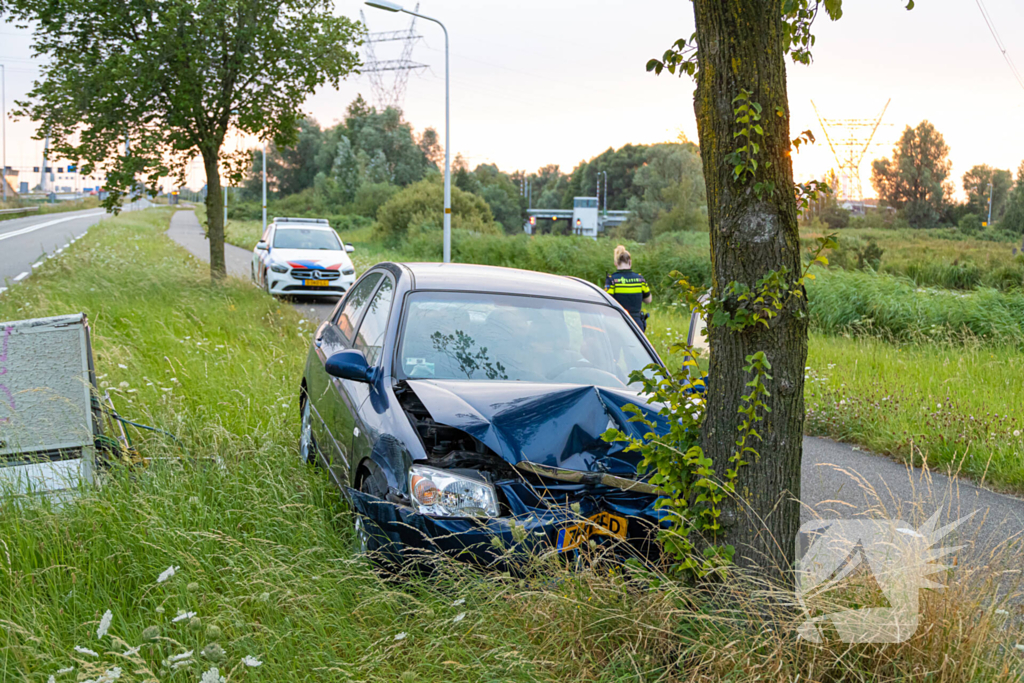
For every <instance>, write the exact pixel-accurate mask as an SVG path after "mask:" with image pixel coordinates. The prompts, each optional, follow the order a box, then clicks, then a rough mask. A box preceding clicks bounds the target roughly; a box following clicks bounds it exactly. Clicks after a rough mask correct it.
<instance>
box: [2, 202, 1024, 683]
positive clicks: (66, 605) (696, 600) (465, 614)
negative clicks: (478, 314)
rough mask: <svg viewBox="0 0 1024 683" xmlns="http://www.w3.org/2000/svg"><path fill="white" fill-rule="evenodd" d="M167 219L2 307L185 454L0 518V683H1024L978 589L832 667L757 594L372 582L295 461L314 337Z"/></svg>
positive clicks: (842, 650)
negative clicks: (81, 359)
mask: <svg viewBox="0 0 1024 683" xmlns="http://www.w3.org/2000/svg"><path fill="white" fill-rule="evenodd" d="M168 214H169V212H167V211H164V210H157V211H149V212H145V213H132V214H128V215H125V216H122V217H120V218H118V219H114V220H109V221H106V222H104V223H103V224H101V225H100V226H99V227H98V228H97V229H94V230H92V231H91V232H90V233H89V235H88V236H87V237H86V238H84V239H82V240H80V241H78V242H77V243H76V244H75V245H73V247H72V248H71V249H69V250H67V251H65V253H64V254H62V255H61V256H60V257H58V258H56V259H52V260H50V261H48V262H47V263H46V265H45V266H44V267H43V268H42V269H41V270H40V272H39V273H37V274H36V275H34V276H33V278H32V279H31V280H29V281H28V282H27V283H24V284H21V285H19V286H18V287H16V288H13V289H12V290H11V291H10V292H9V293H8V294H7V296H6V297H4V299H3V300H0V318H2V319H13V318H22V317H30V316H42V315H51V314H57V313H69V312H73V311H85V312H87V313H88V314H89V316H90V320H91V322H92V327H93V334H94V337H93V338H94V343H95V352H96V361H97V370H98V373H99V375H100V377H102V380H101V381H102V382H103V384H104V386H105V388H109V389H111V390H112V392H111V393H112V394H113V395H114V396H115V397H116V398H115V400H116V401H117V404H118V406H119V407H120V408H121V410H122V412H124V413H125V414H126V415H127V416H129V417H132V418H136V419H139V420H141V421H143V422H148V423H149V424H153V425H155V426H158V427H161V428H164V429H167V430H169V431H171V432H173V433H174V434H176V435H177V436H178V438H179V439H180V440H181V444H182V446H181V447H180V448H179V447H177V446H175V445H173V444H172V443H169V442H168V441H167V440H166V438H165V437H162V436H160V435H148V436H146V435H140V437H139V444H140V448H141V450H142V452H143V454H144V455H146V456H149V457H153V458H154V460H153V461H152V463H151V464H150V466H149V467H147V468H145V469H137V470H135V471H123V470H118V469H115V470H112V471H111V472H110V475H109V476H108V477H107V478H106V480H105V483H104V485H103V486H102V487H101V488H97V489H92V490H89V491H85V492H83V494H82V495H81V497H80V498H79V499H78V500H77V501H76V502H74V503H72V504H67V505H65V506H63V507H61V508H53V507H52V506H51V505H50V504H48V503H47V502H46V501H39V500H9V499H7V500H0V540H2V545H0V549H2V556H0V604H2V605H3V607H4V608H3V613H2V615H0V680H27V681H44V680H46V679H47V677H49V676H51V675H53V676H55V679H56V680H57V681H58V683H60V682H61V681H72V680H83V679H85V678H91V679H96V678H98V677H99V676H101V675H104V674H106V675H107V680H113V678H111V676H113V673H112V672H113V670H114V669H113V667H115V666H116V667H118V668H119V672H120V674H121V677H120V680H121V681H132V682H134V681H142V680H162V681H175V680H179V681H195V680H198V678H199V677H200V674H201V673H202V672H204V671H208V670H209V668H210V667H211V666H213V665H216V666H218V667H219V670H220V673H221V674H226V675H227V676H228V679H229V680H231V681H243V680H244V681H321V680H340V681H348V680H352V681H381V682H384V681H387V682H388V683H391V682H393V681H396V680H397V681H403V682H405V681H408V682H412V681H447V680H451V679H452V678H453V677H454V678H458V679H459V680H465V681H497V680H500V681H652V682H653V681H666V682H673V681H683V680H720V679H725V678H728V679H729V680H734V681H753V680H761V681H765V680H768V681H780V682H781V681H790V680H794V679H797V678H810V677H813V678H816V679H819V680H863V681H867V680H903V679H905V678H906V677H908V676H916V675H918V674H917V672H920V671H933V672H937V673H936V676H937V678H936V680H944V681H967V680H971V681H1011V680H1016V679H1017V678H1018V677H1019V675H1020V672H1019V668H1020V666H1021V662H1020V659H1019V653H1018V652H1017V651H1016V649H1015V646H1016V643H1018V642H1020V640H1021V637H1020V633H1019V631H1011V630H1008V629H1009V626H1008V624H1009V623H1010V622H1009V621H1008V617H1007V615H1005V614H1003V612H1002V611H1000V610H1001V608H1002V607H1003V606H1008V607H1009V605H1005V603H1004V602H1002V601H1000V599H997V598H995V597H994V594H993V592H992V585H991V583H989V581H990V579H988V578H985V577H979V576H959V575H958V577H957V580H956V581H955V582H954V581H952V580H950V581H949V582H948V583H949V588H948V589H947V590H946V591H945V592H944V593H941V594H940V593H932V592H925V593H924V596H923V599H924V602H923V605H924V607H923V614H924V617H923V619H924V621H923V627H922V628H921V629H920V630H919V632H918V635H916V636H914V637H913V638H912V639H911V640H909V641H908V642H907V643H905V644H902V645H886V646H872V645H866V646H854V647H850V646H846V645H842V644H840V643H836V644H835V645H834V647H833V646H827V647H824V648H822V647H819V646H814V645H810V644H808V643H801V642H798V641H795V640H794V637H793V629H794V627H795V626H796V624H797V623H798V621H794V616H793V615H792V614H791V613H788V612H779V611H778V610H777V609H776V608H773V607H771V606H770V604H769V603H767V602H764V601H763V598H760V597H751V595H755V596H756V593H751V592H750V589H749V587H746V586H741V587H737V589H736V590H735V591H733V592H728V591H726V594H724V595H723V594H722V592H723V591H724V589H723V591H720V592H719V595H717V596H709V595H705V594H703V593H699V592H696V591H694V590H693V589H687V588H685V587H683V586H678V585H675V584H673V583H672V582H670V581H663V583H662V584H661V585H660V587H659V588H657V589H651V587H650V585H649V584H648V582H647V581H628V580H627V578H628V577H629V574H628V572H627V573H626V574H623V571H626V570H618V571H614V572H609V571H607V569H601V570H599V571H598V570H596V569H594V570H590V569H586V568H584V569H583V570H582V571H578V572H567V571H565V570H564V569H563V568H561V565H560V563H558V562H552V561H539V563H538V564H537V565H536V567H535V568H536V570H537V571H538V572H539V574H538V575H537V576H536V578H534V579H529V580H521V579H515V578H512V577H509V576H508V575H503V574H499V573H494V572H490V573H482V574H481V573H476V572H473V571H471V570H469V569H468V568H466V567H463V566H461V565H458V564H455V563H450V562H449V563H443V564H442V565H441V567H440V569H439V571H438V573H437V574H435V575H434V576H432V577H431V578H430V579H423V578H415V577H406V578H405V579H404V580H403V581H400V582H398V581H393V580H384V579H382V578H380V577H378V576H377V575H376V574H375V573H374V572H372V571H371V570H370V569H369V567H368V566H367V564H366V563H365V562H364V561H362V560H360V559H358V558H355V557H353V555H352V539H351V533H350V523H349V520H348V518H347V516H346V513H345V511H344V510H343V508H342V507H341V506H340V505H339V503H338V497H337V494H336V493H335V492H334V491H333V490H332V489H330V488H329V487H328V485H327V483H326V479H325V477H324V476H322V473H320V472H318V471H316V470H313V469H311V468H308V467H303V466H300V465H299V463H298V458H297V456H296V453H295V450H294V440H295V434H296V431H297V427H298V425H297V422H298V420H297V406H296V404H295V385H296V382H297V380H298V377H299V374H300V372H301V362H302V358H303V355H304V352H305V349H306V345H307V342H308V339H307V334H306V333H305V332H303V327H304V323H303V322H302V320H301V319H300V318H299V316H298V315H297V314H296V313H295V312H294V311H293V310H292V309H291V308H290V307H288V306H286V305H283V304H280V303H278V302H275V301H273V300H272V299H270V298H269V297H266V296H264V295H263V294H261V293H260V292H258V291H257V290H255V289H254V288H252V287H250V286H248V285H247V284H245V283H242V282H238V281H230V282H228V283H227V284H225V285H221V286H213V285H211V284H210V282H209V280H208V277H207V272H206V268H205V267H204V266H203V265H202V264H200V263H198V262H196V261H195V260H193V259H192V258H191V257H189V256H187V255H186V254H185V252H184V251H182V250H181V249H179V248H177V247H176V246H174V245H173V244H172V243H170V242H169V241H168V240H167V239H166V238H164V237H162V236H161V235H160V234H159V232H160V231H161V230H163V229H164V227H165V226H166V220H167V217H168ZM126 254H127V255H128V256H130V258H125V256H126ZM128 281H130V282H131V283H132V286H130V287H126V286H124V283H125V282H128ZM172 566H173V567H175V572H174V575H173V576H171V577H170V578H169V579H167V580H166V581H164V582H158V580H157V577H158V576H160V575H161V573H164V572H165V570H167V568H168V567H172ZM1003 599H1004V600H1005V599H1006V596H1004V598H1003ZM1011 609H1012V607H1011ZM107 610H110V613H111V617H112V619H111V621H110V624H109V632H108V633H107V634H105V635H103V636H102V637H97V629H98V628H99V627H100V626H101V624H102V623H103V615H104V613H105V612H106V611H107ZM193 612H194V615H190V614H189V613H193ZM182 613H184V614H185V616H184V617H183V618H181V619H178V620H176V618H177V616H178V615H180V614H182ZM766 622H770V623H771V624H772V628H770V629H769V628H765V624H766ZM964 624H970V626H969V627H967V628H965V627H964ZM214 644H216V647H214ZM76 647H77V648H81V649H78V650H76V649H75V648H76ZM135 648H139V649H137V650H136V649H135ZM91 652H95V653H96V654H95V655H94V654H91ZM185 652H191V653H192V654H191V656H189V657H182V658H181V659H178V660H177V661H171V660H170V659H169V658H171V657H176V656H182V655H184V653H185ZM247 656H251V657H255V658H256V659H257V660H258V661H259V662H260V665H259V666H258V667H249V666H246V665H244V664H243V663H242V658H243V657H247ZM182 662H183V664H179V663H182ZM251 663H255V661H252V662H251ZM176 665H178V666H176ZM69 666H74V667H75V669H74V671H73V672H63V673H62V672H61V670H62V669H66V668H67V667H69Z"/></svg>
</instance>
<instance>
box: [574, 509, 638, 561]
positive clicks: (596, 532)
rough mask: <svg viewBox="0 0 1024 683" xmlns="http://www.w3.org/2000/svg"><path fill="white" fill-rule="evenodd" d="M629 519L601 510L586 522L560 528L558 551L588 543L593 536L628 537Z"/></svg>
mask: <svg viewBox="0 0 1024 683" xmlns="http://www.w3.org/2000/svg"><path fill="white" fill-rule="evenodd" d="M628 524H629V520H627V519H626V518H625V517H620V516H619V515H613V514H612V513H610V512H599V513H597V514H596V515H591V516H590V517H589V518H587V521H586V522H581V523H579V524H573V525H572V526H567V527H565V528H564V529H559V530H558V542H557V544H556V546H557V548H558V552H560V553H564V552H568V551H570V550H573V549H574V548H578V547H579V546H581V545H583V544H584V543H586V542H587V541H588V540H590V537H591V536H615V537H617V538H625V537H626V527H627V525H628Z"/></svg>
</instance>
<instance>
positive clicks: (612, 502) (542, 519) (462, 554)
mask: <svg viewBox="0 0 1024 683" xmlns="http://www.w3.org/2000/svg"><path fill="white" fill-rule="evenodd" d="M495 487H496V488H497V489H499V490H500V492H501V494H502V497H503V499H504V501H505V502H506V504H507V506H508V508H509V510H510V511H511V513H512V514H511V516H508V517H491V518H467V517H434V516H430V515H423V514H420V513H418V512H416V511H415V510H414V509H413V508H412V507H410V506H408V505H402V504H400V503H394V502H391V501H386V500H382V499H380V498H377V497H375V496H371V495H369V494H366V493H363V492H360V491H356V490H354V489H348V490H347V493H348V495H349V497H350V500H351V501H352V505H353V508H354V509H355V511H356V512H357V513H358V514H360V515H362V516H363V517H364V518H365V519H366V523H367V526H368V528H369V529H371V533H374V534H376V537H377V538H378V539H379V541H380V542H381V544H383V545H386V546H387V547H388V552H389V553H391V554H400V555H402V556H403V559H405V558H406V557H412V556H414V555H420V556H421V555H422V553H423V552H424V551H427V552H434V553H443V554H445V555H448V556H450V557H455V558H457V559H460V560H463V561H469V562H472V563H474V564H480V565H484V566H495V565H502V564H506V563H508V562H509V561H512V562H515V561H516V558H517V557H525V556H526V555H527V554H531V553H537V552H542V553H543V552H551V551H558V552H562V553H566V554H569V555H575V554H576V553H578V552H579V551H580V550H581V549H582V548H581V547H577V546H576V545H573V544H572V543H570V542H569V539H571V538H573V537H574V536H573V533H574V530H576V529H578V528H581V527H583V528H586V529H587V531H588V532H589V531H593V532H594V533H586V538H587V540H589V541H592V542H593V543H594V544H596V545H599V546H604V547H606V548H607V549H608V550H609V551H610V552H612V553H613V554H615V555H616V556H620V557H622V558H623V559H625V558H627V557H636V558H638V559H643V560H647V561H653V560H656V559H657V557H658V555H659V546H658V544H657V543H656V542H655V535H656V531H657V529H658V528H659V527H660V526H662V525H664V524H667V523H666V522H665V517H666V514H665V513H664V512H662V511H660V510H657V509H655V501H656V500H657V497H656V496H654V495H645V494H639V493H637V492H634V491H628V492H627V491H622V490H618V489H615V488H608V487H604V486H598V487H595V486H592V485H580V484H565V483H559V484H556V485H552V486H548V487H546V488H545V490H544V495H543V497H539V496H538V495H537V491H536V489H535V488H534V487H533V486H530V485H529V484H526V483H524V482H519V481H504V482H497V483H496V484H495ZM556 500H557V501H565V502H564V504H554V503H553V501H556ZM577 505H578V507H576V506H577ZM600 513H610V515H612V516H613V517H612V518H613V519H614V518H615V517H618V518H621V519H622V520H625V522H626V524H625V528H624V529H622V530H621V532H622V533H621V534H620V535H613V534H610V533H608V534H606V533H602V532H600V531H599V528H598V527H597V526H596V525H595V524H593V523H592V522H588V520H590V519H591V518H594V517H596V516H597V515H599V514H600ZM575 533H576V536H575V537H576V538H577V540H578V538H579V532H578V531H576V532H575ZM385 539H386V540H385ZM587 545H588V546H589V545H590V544H589V543H588V544H587ZM410 551H411V552H410Z"/></svg>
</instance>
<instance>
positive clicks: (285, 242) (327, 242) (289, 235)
mask: <svg viewBox="0 0 1024 683" xmlns="http://www.w3.org/2000/svg"><path fill="white" fill-rule="evenodd" d="M274 246H275V247H276V248H278V249H328V250H330V251H339V250H340V249H341V240H339V239H338V236H337V235H336V234H334V231H333V230H310V229H309V228H287V229H281V228H278V230H277V232H276V233H274Z"/></svg>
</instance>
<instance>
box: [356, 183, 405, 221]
mask: <svg viewBox="0 0 1024 683" xmlns="http://www.w3.org/2000/svg"><path fill="white" fill-rule="evenodd" d="M398 189H399V188H397V187H395V186H394V185H392V184H391V183H364V184H362V185H360V186H359V189H358V190H356V196H355V198H354V199H353V200H352V207H351V208H352V211H351V213H354V214H357V215H359V216H365V217H366V218H371V219H372V218H376V217H377V211H379V210H380V207H382V206H384V205H385V204H387V203H388V200H389V199H391V198H392V197H394V196H395V195H396V194H397V193H398Z"/></svg>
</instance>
